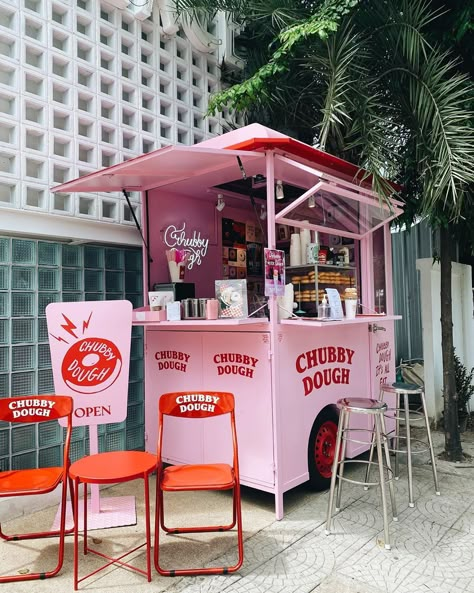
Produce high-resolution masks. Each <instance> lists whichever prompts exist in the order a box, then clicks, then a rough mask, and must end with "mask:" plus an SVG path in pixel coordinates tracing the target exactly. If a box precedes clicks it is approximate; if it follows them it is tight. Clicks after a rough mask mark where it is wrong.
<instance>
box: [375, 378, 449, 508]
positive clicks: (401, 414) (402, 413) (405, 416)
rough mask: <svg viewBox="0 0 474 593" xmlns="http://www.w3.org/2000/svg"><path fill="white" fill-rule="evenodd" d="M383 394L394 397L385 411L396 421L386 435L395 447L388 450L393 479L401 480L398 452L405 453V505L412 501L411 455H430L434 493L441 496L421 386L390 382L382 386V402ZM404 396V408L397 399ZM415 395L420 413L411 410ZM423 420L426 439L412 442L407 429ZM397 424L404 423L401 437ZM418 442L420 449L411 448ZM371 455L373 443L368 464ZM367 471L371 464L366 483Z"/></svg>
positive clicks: (410, 504) (409, 431)
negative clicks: (402, 444) (392, 455)
mask: <svg viewBox="0 0 474 593" xmlns="http://www.w3.org/2000/svg"><path fill="white" fill-rule="evenodd" d="M386 393H389V394H393V395H395V398H396V400H395V407H393V408H388V409H387V413H386V416H387V418H391V419H394V420H395V428H394V430H393V431H390V432H389V434H388V435H387V436H388V437H389V438H393V441H394V446H393V447H391V448H390V451H391V452H392V453H395V472H394V477H395V479H396V480H398V479H399V477H400V463H399V457H400V453H406V454H407V468H408V506H409V507H412V508H413V507H414V506H415V501H414V496H413V469H412V462H411V456H412V454H413V455H417V454H419V453H426V451H429V452H430V457H431V469H432V470H433V480H434V486H435V492H436V494H437V496H439V495H440V491H439V484H438V474H437V472H436V459H435V454H434V449H433V440H432V438H431V430H430V421H429V418H428V412H427V410H426V398H425V392H424V389H423V388H422V387H419V386H418V385H415V384H414V383H392V385H386V384H382V385H381V392H380V400H381V401H383V400H384V395H385V394H386ZM402 395H403V407H402V405H401V402H400V398H401V396H402ZM414 395H417V396H419V397H420V400H421V411H419V410H410V396H414ZM420 420H424V422H425V429H426V437H427V441H428V442H426V441H421V440H420V439H413V438H412V437H411V430H410V422H416V421H420ZM400 421H403V422H404V424H405V430H406V436H400ZM401 440H405V441H406V448H405V449H402V448H401V447H400V441H401ZM414 443H417V444H418V445H419V446H421V448H420V447H419V448H417V449H413V448H412V445H413V444H414ZM372 455H373V441H372V447H371V449H370V456H369V461H371V460H372ZM369 472H370V465H368V466H367V473H366V479H367V480H368V476H369Z"/></svg>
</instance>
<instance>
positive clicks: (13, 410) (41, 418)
mask: <svg viewBox="0 0 474 593" xmlns="http://www.w3.org/2000/svg"><path fill="white" fill-rule="evenodd" d="M73 410H74V401H73V399H72V397H69V396H68V395H27V396H24V395H22V396H18V397H5V398H0V420H3V421H4V422H14V423H15V422H21V423H23V424H26V423H37V422H48V421H50V420H58V419H59V418H67V427H66V435H65V437H64V448H63V462H62V464H61V465H62V467H63V471H64V472H65V475H67V471H68V467H69V450H70V447H71V435H72V412H73ZM66 482H67V480H64V483H63V487H64V484H65V483H66Z"/></svg>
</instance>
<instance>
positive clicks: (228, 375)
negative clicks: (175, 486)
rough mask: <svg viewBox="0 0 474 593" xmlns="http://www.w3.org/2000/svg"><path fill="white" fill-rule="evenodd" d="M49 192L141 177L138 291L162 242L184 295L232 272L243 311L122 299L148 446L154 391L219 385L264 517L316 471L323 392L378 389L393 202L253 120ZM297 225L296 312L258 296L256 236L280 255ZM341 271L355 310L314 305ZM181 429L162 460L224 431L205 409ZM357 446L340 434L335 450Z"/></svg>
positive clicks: (323, 455) (387, 362) (388, 330)
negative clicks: (131, 328)
mask: <svg viewBox="0 0 474 593" xmlns="http://www.w3.org/2000/svg"><path fill="white" fill-rule="evenodd" d="M55 191H61V192H72V191H80V192H95V191H100V192H104V191H124V192H125V193H127V192H130V191H134V192H136V191H139V192H141V196H142V200H141V214H142V225H141V226H142V228H141V230H142V233H143V238H144V243H143V245H144V247H143V263H144V292H145V301H147V298H146V297H147V293H149V292H150V291H153V290H154V289H161V288H163V285H166V284H167V283H169V282H170V272H169V266H168V262H167V258H166V250H169V249H171V248H173V247H175V248H178V249H185V250H187V252H188V254H189V258H188V260H187V268H186V273H185V278H184V280H185V283H184V284H183V287H185V286H188V285H192V286H193V291H194V295H193V296H194V297H195V298H197V299H199V298H209V297H214V296H215V281H216V280H221V279H223V278H228V279H232V278H235V279H242V278H245V279H246V282H247V289H248V293H249V300H250V297H251V298H252V303H251V306H250V311H249V315H248V316H245V317H235V318H219V319H201V318H199V319H198V318H187V319H180V320H175V321H165V320H163V314H161V316H160V318H159V317H158V315H157V314H156V313H154V312H147V311H137V312H136V313H135V317H134V319H135V320H134V323H135V324H137V325H142V326H144V335H145V402H146V403H145V431H146V448H147V450H149V451H155V449H156V439H157V402H158V399H159V396H160V395H161V394H162V393H164V392H167V391H186V390H193V391H195V392H196V393H199V390H202V389H207V390H213V391H231V392H233V393H234V394H235V398H236V419H237V430H238V442H239V457H240V472H241V482H242V484H244V485H247V486H250V487H252V488H257V489H260V490H263V491H266V492H270V493H273V494H274V496H275V505H276V516H277V518H281V517H282V516H283V494H284V493H285V492H286V491H288V490H290V489H291V488H294V487H295V486H297V485H299V484H301V483H303V482H305V481H307V480H310V481H311V482H312V484H313V485H314V486H315V487H317V488H324V487H325V486H327V485H328V482H329V478H330V475H331V463H332V459H333V451H334V442H335V433H336V424H337V410H336V408H335V402H336V401H337V400H338V399H339V398H341V397H344V396H347V395H348V394H349V395H359V396H364V397H371V396H372V397H377V396H378V392H379V384H380V383H381V382H385V381H392V380H394V378H395V363H394V354H395V350H394V321H395V320H396V319H397V317H396V316H395V315H393V302H392V282H391V273H392V268H391V242H390V231H389V225H388V223H389V221H390V220H391V219H393V218H394V217H395V216H397V215H398V214H399V212H400V211H401V210H400V206H401V204H400V203H399V202H397V201H396V200H394V201H392V206H391V207H388V206H386V205H383V204H381V203H380V202H379V200H378V198H377V196H375V195H374V193H373V192H372V191H371V190H370V189H369V187H368V186H367V184H366V183H364V182H363V181H362V175H361V172H360V171H359V170H358V168H357V167H355V166H354V165H352V164H350V163H348V162H346V161H343V160H341V159H338V158H335V157H332V156H331V155H328V154H326V153H324V152H321V151H319V150H317V149H315V148H313V147H311V146H309V145H306V144H303V143H301V142H299V141H296V140H294V139H292V138H290V137H288V136H285V135H283V134H280V133H278V132H275V131H273V130H270V129H268V128H265V127H263V126H261V125H258V124H252V125H250V126H247V127H244V128H241V129H239V130H236V131H232V132H229V133H227V134H223V135H222V136H219V137H217V138H214V139H212V140H208V141H205V142H203V143H201V144H198V145H196V146H193V147H184V146H169V147H166V148H162V149H160V150H156V151H154V152H151V153H148V154H145V155H142V156H140V157H137V158H134V159H131V160H128V161H126V162H124V163H121V164H118V165H114V166H112V167H109V168H107V169H104V170H101V171H98V172H96V173H92V174H90V175H87V176H84V177H81V178H80V179H77V180H74V181H70V182H68V183H65V184H63V185H61V186H59V187H56V188H55ZM298 233H300V235H301V236H302V234H303V233H306V236H307V237H308V236H309V242H310V245H312V244H313V243H315V242H316V239H315V237H316V236H317V237H318V244H319V253H318V255H317V260H316V262H315V263H307V261H306V260H305V259H304V258H305V257H309V255H308V253H309V252H308V251H306V256H305V255H302V256H301V257H302V258H303V263H299V265H287V266H286V270H285V272H286V283H287V284H290V283H291V284H292V285H293V288H294V296H295V298H294V300H295V301H297V303H298V305H297V310H296V312H295V311H294V310H292V311H289V310H288V304H287V303H286V305H282V302H284V301H282V300H281V299H279V298H278V297H277V296H269V297H268V303H267V305H266V309H265V308H264V309H260V310H259V306H260V305H259V303H263V302H264V299H263V294H262V293H263V292H264V286H265V278H264V266H263V265H262V257H263V249H262V247H268V248H270V249H279V250H282V251H284V252H285V254H284V256H285V258H286V264H294V263H295V260H294V259H292V260H289V257H290V256H291V257H293V255H294V254H290V253H289V252H290V251H291V240H292V236H293V235H295V234H298ZM307 233H309V235H308V234H307ZM301 241H302V239H301ZM323 243H324V244H325V247H324V249H323V247H322V245H323ZM300 246H301V243H300ZM303 248H306V246H304V247H303ZM242 250H243V253H242ZM324 253H325V256H324V257H321V256H322V254H324ZM330 257H332V260H331V259H330ZM239 259H241V260H242V261H239ZM279 280H280V278H279ZM349 286H350V287H352V288H356V290H357V294H358V298H359V303H360V304H359V307H358V309H357V314H356V316H355V317H353V318H346V317H343V318H342V319H337V320H336V319H331V318H330V319H322V318H320V317H317V305H318V303H319V302H320V301H321V296H322V294H323V293H324V291H325V289H326V288H327V287H333V288H336V289H338V292H339V293H342V294H343V293H344V290H345V288H346V287H349ZM183 287H182V288H183ZM170 288H171V290H172V291H173V290H175V289H176V285H170ZM185 293H186V291H183V290H182V294H183V295H184V294H185ZM177 294H178V293H176V294H175V298H177V296H176V295H177ZM290 294H291V293H290ZM171 300H172V299H171ZM292 300H293V299H292ZM144 305H147V302H145V303H144ZM290 307H291V305H290ZM262 311H266V316H264V317H262V316H259V315H261V314H262ZM252 313H253V314H252ZM185 403H186V402H185ZM188 403H192V402H188ZM198 424H199V423H198ZM196 430H197V429H194V428H192V427H191V426H189V427H188V429H186V430H185V431H184V432H183V431H180V430H178V428H177V427H176V428H175V430H172V431H168V433H167V434H168V435H170V434H171V436H170V437H169V439H168V440H167V441H166V442H165V443H164V450H165V458H166V459H167V460H168V461H169V462H170V463H173V464H178V463H197V462H206V461H211V460H212V461H218V460H225V459H226V458H227V456H228V455H229V454H230V450H231V443H230V442H226V441H225V440H224V439H223V436H222V434H223V433H222V432H221V430H220V425H219V421H218V419H211V420H209V424H208V426H207V427H206V429H205V430H202V428H200V429H199V432H197V431H196ZM190 440H192V442H193V443H194V446H193V447H192V453H189V446H185V445H188V444H189V441H190ZM363 450H364V445H362V444H354V445H353V446H352V447H349V450H348V453H349V455H351V456H355V455H358V454H360V453H361V452H362V451H363Z"/></svg>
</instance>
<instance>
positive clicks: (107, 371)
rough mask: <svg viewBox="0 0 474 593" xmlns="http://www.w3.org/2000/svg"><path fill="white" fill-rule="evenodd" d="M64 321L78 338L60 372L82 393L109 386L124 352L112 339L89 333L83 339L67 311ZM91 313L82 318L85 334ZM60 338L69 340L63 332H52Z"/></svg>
mask: <svg viewBox="0 0 474 593" xmlns="http://www.w3.org/2000/svg"><path fill="white" fill-rule="evenodd" d="M62 316H63V318H64V321H65V323H64V324H62V325H61V327H62V328H63V329H64V330H65V331H66V332H67V333H68V334H70V335H71V336H73V337H74V338H76V339H77V341H76V342H74V343H73V344H72V345H71V346H70V347H69V348H68V350H67V351H66V353H65V355H64V358H63V361H62V364H61V375H62V379H63V381H64V383H65V384H66V385H67V386H68V387H69V388H70V389H72V390H73V391H76V392H77V393H83V394H93V393H100V392H101V391H104V390H105V389H108V388H109V387H110V386H111V385H113V383H115V381H116V380H117V378H118V377H119V375H120V371H121V370H122V356H121V354H120V350H119V349H118V348H117V346H116V345H115V344H114V343H113V342H112V341H111V340H109V339H105V338H101V337H87V338H82V339H80V338H79V337H78V336H77V333H76V331H75V330H77V329H78V328H77V326H76V325H75V324H74V323H73V322H72V321H71V320H70V319H69V318H68V317H66V315H64V313H63V314H62ZM91 317H92V313H91V314H90V315H89V319H88V320H87V321H83V332H82V333H83V334H84V333H85V330H86V329H87V328H88V327H89V323H90V320H91ZM52 337H54V338H55V339H56V340H58V341H62V342H66V343H68V342H67V341H66V340H65V339H64V338H62V337H60V336H52Z"/></svg>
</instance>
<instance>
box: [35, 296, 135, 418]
mask: <svg viewBox="0 0 474 593" xmlns="http://www.w3.org/2000/svg"><path fill="white" fill-rule="evenodd" d="M46 320H47V324H48V334H49V345H50V349H51V363H52V367H53V377H54V387H55V391H56V393H57V394H61V395H70V396H72V397H73V399H74V413H73V424H74V425H75V426H83V425H88V426H90V425H97V424H105V423H109V422H122V421H123V420H125V418H126V416H127V395H128V370H129V360H130V338H131V331H132V304H131V303H130V302H129V301H87V302H77V303H51V304H50V305H48V306H47V307H46Z"/></svg>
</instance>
